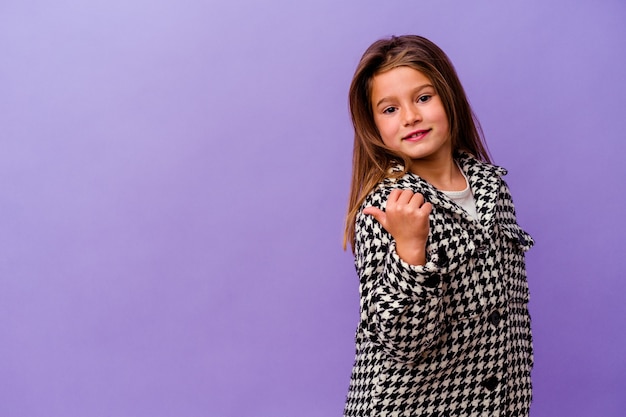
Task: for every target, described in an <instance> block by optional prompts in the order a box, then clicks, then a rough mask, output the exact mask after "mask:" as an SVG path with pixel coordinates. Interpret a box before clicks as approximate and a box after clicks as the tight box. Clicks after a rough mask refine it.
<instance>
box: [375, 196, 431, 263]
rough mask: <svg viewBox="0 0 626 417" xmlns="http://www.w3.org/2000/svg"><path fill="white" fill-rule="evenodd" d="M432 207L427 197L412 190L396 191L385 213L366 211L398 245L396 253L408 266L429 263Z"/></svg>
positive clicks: (388, 199)
mask: <svg viewBox="0 0 626 417" xmlns="http://www.w3.org/2000/svg"><path fill="white" fill-rule="evenodd" d="M432 209H433V206H432V204H430V203H427V202H425V201H424V197H423V196H422V195H421V194H419V193H413V192H412V191H411V190H399V189H394V190H392V191H391V193H390V194H389V197H388V198H387V208H386V210H385V211H382V210H380V209H379V208H376V207H371V206H370V207H365V209H363V213H364V214H368V215H371V216H372V217H374V218H375V219H376V220H377V221H378V222H379V223H380V224H381V226H383V227H384V228H385V230H386V231H387V232H389V234H390V235H391V236H392V237H393V239H394V240H395V241H396V252H397V253H398V256H399V257H400V258H402V259H403V260H404V261H405V262H406V263H408V264H411V265H424V264H425V263H426V242H427V241H428V230H429V222H428V216H429V215H430V212H431V211H432Z"/></svg>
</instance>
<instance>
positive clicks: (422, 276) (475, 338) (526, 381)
mask: <svg viewBox="0 0 626 417" xmlns="http://www.w3.org/2000/svg"><path fill="white" fill-rule="evenodd" d="M456 160H457V162H458V164H459V166H460V167H461V169H462V170H463V171H464V172H465V174H466V176H467V178H468V180H469V183H470V186H471V189H472V192H473V194H474V198H475V200H476V210H477V213H478V216H479V219H480V220H479V221H476V220H474V219H472V217H471V216H470V215H469V214H467V212H465V211H464V210H463V209H462V208H460V207H459V206H458V205H456V204H455V203H454V202H452V201H451V200H450V199H448V198H447V197H446V196H445V195H444V194H442V193H441V192H439V191H438V190H436V189H435V188H434V187H432V186H431V185H430V184H429V183H427V182H426V181H424V180H422V179H421V178H419V177H418V176H416V175H413V174H411V173H408V174H406V175H404V176H403V177H401V178H399V179H386V180H385V181H383V182H382V183H381V184H380V186H379V187H378V188H377V189H375V190H374V191H372V192H371V193H370V195H369V196H368V197H367V199H366V200H365V202H364V204H363V206H362V207H365V206H370V205H371V206H375V207H379V208H381V209H384V207H385V203H386V200H387V197H388V195H389V192H390V191H391V190H392V189H394V188H401V189H410V190H412V191H413V192H419V193H421V194H423V195H424V197H425V199H426V201H429V202H430V203H432V205H433V211H432V213H431V215H430V234H429V239H428V244H427V262H426V264H425V265H423V266H412V265H409V264H407V263H405V262H404V261H402V260H401V259H400V258H399V257H398V255H397V254H396V251H395V246H394V242H393V239H392V238H391V236H390V235H389V234H388V233H387V232H386V231H385V230H384V229H383V228H382V226H381V225H380V224H379V223H378V222H377V221H376V220H375V219H374V218H373V217H371V216H368V215H364V214H363V213H362V211H361V212H360V213H359V214H358V216H357V218H356V244H355V264H356V269H357V272H358V275H359V279H360V295H361V308H360V311H361V317H360V323H359V326H358V329H357V335H356V343H357V346H356V350H357V352H356V353H357V354H356V362H355V364H354V368H353V371H352V377H351V381H350V390H349V393H348V398H347V402H346V408H345V412H344V414H345V416H346V417H352V416H359V417H385V416H394V417H395V416H407V417H408V416H411V417H415V416H432V417H435V416H436V417H444V416H445V417H470V416H471V417H474V416H485V417H487V416H489V417H498V416H501V417H505V416H506V417H518V416H527V415H528V412H529V407H530V401H531V383H530V371H531V368H532V364H533V354H532V340H531V332H530V317H529V314H528V285H527V281H526V268H525V263H524V252H525V251H526V250H528V249H529V248H530V247H531V246H532V244H533V241H532V239H531V237H530V236H529V235H528V234H527V233H526V232H524V231H523V230H522V229H521V228H520V227H519V226H518V225H517V221H516V218H515V210H514V207H513V202H512V200H511V196H510V193H509V189H508V187H507V185H506V183H505V182H504V181H503V180H502V178H501V176H503V175H505V174H506V171H505V170H504V169H503V168H499V167H496V166H493V165H489V164H485V163H482V162H480V161H478V160H476V159H475V158H473V157H471V156H470V155H467V154H459V155H457V157H456Z"/></svg>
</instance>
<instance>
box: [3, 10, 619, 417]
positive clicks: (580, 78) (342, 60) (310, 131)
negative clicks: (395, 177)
mask: <svg viewBox="0 0 626 417" xmlns="http://www.w3.org/2000/svg"><path fill="white" fill-rule="evenodd" d="M574 4H575V5H574ZM625 21H626V4H625V3H624V2H623V1H619V0H614V1H610V0H605V1H578V2H571V1H566V0H562V1H555V0H553V1H546V0H524V1H521V0H518V1H507V2H493V1H487V0H485V1H471V2H468V1H460V0H459V1H452V0H447V1H446V0H441V1H425V0H421V1H418V0H415V1H388V2H384V3H381V2H366V1H363V0H358V1H357V0H351V1H339V2H338V1H332V2H331V1H320V0H317V1H307V2H291V1H274V2H270V3H268V2H254V1H251V0H249V1H241V0H240V1H230V2H226V1H225V2H210V1H201V0H176V1H175V0H91V1H89V2H83V1H77V0H59V1H54V2H49V1H41V0H40V1H37V0H26V1H25V0H4V1H2V3H0V51H2V58H1V59H0V180H1V185H2V187H1V192H0V210H1V211H0V214H1V215H0V236H1V238H0V335H1V336H0V337H1V339H0V416H7V417H22V416H23V417H39V416H41V417H68V416H70V417H72V416H76V417H111V416H113V417H126V416H128V417H141V416H146V417H148V416H149V417H171V416H183V417H195V416H198V417H200V416H203V417H204V416H216V417H248V416H249V417H293V416H299V417H309V416H311V417H313V416H315V417H317V416H339V415H340V414H341V410H342V406H343V400H344V396H345V393H346V389H347V384H348V378H349V372H350V368H351V365H352V359H353V349H354V346H353V334H354V330H355V325H356V321H357V314H358V293H357V280H356V276H355V273H354V270H353V266H352V257H351V256H350V253H349V252H348V253H344V252H342V251H341V247H340V245H341V234H342V222H343V216H344V209H345V203H346V198H347V192H348V185H349V173H350V160H351V146H352V138H351V127H350V124H349V118H348V113H347V98H346V95H347V89H348V84H349V81H350V78H351V75H352V72H353V70H354V67H355V65H356V63H357V60H358V58H359V57H360V55H361V53H362V52H363V50H364V48H365V47H366V46H367V45H369V44H370V43H371V42H372V41H373V40H375V39H377V38H379V37H381V36H387V35H390V34H402V33H418V34H422V35H425V36H427V37H430V38H431V39H432V40H434V41H435V42H437V43H438V44H439V45H440V46H441V47H442V48H443V49H444V50H446V51H447V52H448V54H449V55H450V56H451V58H452V60H453V61H454V62H455V64H456V66H457V69H458V71H459V73H460V75H461V78H462V80H463V81H464V83H465V86H466V89H467V90H468V93H469V95H470V98H471V100H472V103H473V104H474V106H475V110H476V112H477V113H478V115H479V118H480V120H481V122H482V124H483V127H484V130H485V132H486V134H487V139H488V143H489V145H490V149H491V151H492V154H493V156H494V159H495V160H496V162H497V163H499V164H501V165H503V166H505V167H507V168H509V171H510V174H509V176H508V181H509V183H510V185H511V188H512V189H513V193H514V197H515V200H516V202H517V208H518V213H519V220H520V223H521V224H522V225H523V226H525V227H526V228H527V229H528V230H529V231H530V232H531V233H532V234H533V235H534V237H535V238H536V240H537V242H538V243H537V245H536V247H535V248H534V249H533V250H532V251H531V252H530V253H529V255H528V269H529V279H530V286H531V291H532V304H531V309H532V311H531V312H532V314H533V318H534V322H533V324H534V334H535V342H536V343H535V345H536V368H535V371H534V374H533V377H534V385H535V401H534V404H533V413H532V415H533V417H559V416H567V417H570V416H594V417H595V416H603V417H613V416H615V417H617V416H623V415H625V414H626V397H624V395H623V393H624V390H625V389H626V354H624V346H626V331H625V328H626V326H625V324H626V320H625V319H626V302H625V297H624V294H625V292H626V284H625V283H624V280H623V276H624V272H623V271H624V270H625V269H626V260H625V258H626V257H624V255H623V253H622V252H623V251H624V248H625V246H626V245H625V241H624V236H625V235H626V222H625V220H624V207H625V197H624V191H625V187H624V185H625V182H626V168H625V167H626V163H625V162H624V154H625V152H626V145H625V140H624V138H625V134H624V127H623V125H622V120H623V119H624V112H625V111H626V105H625V104H624V103H625V101H624V97H626V83H625V82H624V75H625V74H626V25H624V22H625Z"/></svg>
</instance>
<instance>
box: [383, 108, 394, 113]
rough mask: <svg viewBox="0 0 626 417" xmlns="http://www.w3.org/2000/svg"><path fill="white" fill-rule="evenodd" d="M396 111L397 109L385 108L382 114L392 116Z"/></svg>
mask: <svg viewBox="0 0 626 417" xmlns="http://www.w3.org/2000/svg"><path fill="white" fill-rule="evenodd" d="M396 110H397V109H396V108H395V107H386V108H385V109H384V110H383V114H392V113H395V112H396Z"/></svg>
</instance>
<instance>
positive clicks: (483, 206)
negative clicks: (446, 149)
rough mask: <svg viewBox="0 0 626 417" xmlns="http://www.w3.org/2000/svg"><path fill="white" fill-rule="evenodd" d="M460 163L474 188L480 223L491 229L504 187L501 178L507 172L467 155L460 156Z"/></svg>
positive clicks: (461, 154)
mask: <svg viewBox="0 0 626 417" xmlns="http://www.w3.org/2000/svg"><path fill="white" fill-rule="evenodd" d="M458 162H459V165H460V166H461V169H462V170H463V171H464V172H465V175H467V179H468V181H469V183H470V187H471V188H472V193H473V194H474V200H475V202H476V212H477V213H478V218H479V219H480V223H481V224H482V225H483V226H484V227H487V228H489V229H490V228H492V226H493V223H494V221H495V218H496V209H497V207H498V195H499V192H500V186H501V185H502V180H501V178H500V177H501V176H503V175H506V170H505V169H504V168H501V167H497V166H494V165H490V164H486V163H483V162H480V161H478V160H477V159H475V158H474V157H472V156H471V155H469V154H466V153H460V154H459V157H458Z"/></svg>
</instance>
